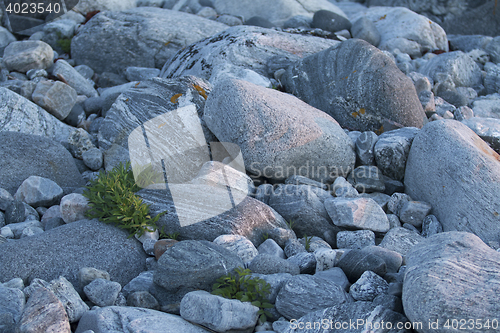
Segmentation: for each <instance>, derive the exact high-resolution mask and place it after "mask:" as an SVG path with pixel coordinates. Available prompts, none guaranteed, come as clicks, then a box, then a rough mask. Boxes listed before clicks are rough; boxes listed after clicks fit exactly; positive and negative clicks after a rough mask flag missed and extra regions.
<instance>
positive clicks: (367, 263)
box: [338, 250, 387, 283]
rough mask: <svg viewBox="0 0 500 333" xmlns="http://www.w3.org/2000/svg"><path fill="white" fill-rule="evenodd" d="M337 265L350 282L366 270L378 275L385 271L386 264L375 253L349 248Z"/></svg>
mask: <svg viewBox="0 0 500 333" xmlns="http://www.w3.org/2000/svg"><path fill="white" fill-rule="evenodd" d="M338 267H340V268H342V270H343V271H344V273H345V275H346V276H347V278H348V279H349V281H351V282H353V283H354V282H356V281H357V280H358V279H359V278H360V277H361V275H363V273H364V272H366V271H372V272H374V273H376V274H378V275H380V276H384V275H385V273H387V264H386V263H385V261H384V259H382V258H380V257H379V256H377V255H374V254H371V253H369V252H366V251H362V250H351V251H349V252H347V253H346V254H345V255H344V256H343V257H342V258H341V259H340V261H339V263H338Z"/></svg>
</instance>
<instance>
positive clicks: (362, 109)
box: [358, 108, 366, 114]
mask: <svg viewBox="0 0 500 333" xmlns="http://www.w3.org/2000/svg"><path fill="white" fill-rule="evenodd" d="M358 113H359V114H365V113H366V110H365V109H364V108H361V109H359V111H358Z"/></svg>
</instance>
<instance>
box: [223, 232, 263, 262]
mask: <svg viewBox="0 0 500 333" xmlns="http://www.w3.org/2000/svg"><path fill="white" fill-rule="evenodd" d="M214 243H215V244H217V245H220V246H222V247H224V248H226V249H228V250H229V251H231V252H232V253H233V254H236V255H237V256H238V257H240V259H241V260H242V261H243V262H244V263H247V262H250V261H252V259H253V258H255V257H256V256H257V255H258V254H259V251H257V249H256V248H255V246H254V245H253V244H252V242H250V241H249V240H248V239H247V238H246V237H244V236H240V235H220V236H219V237H217V238H216V239H214Z"/></svg>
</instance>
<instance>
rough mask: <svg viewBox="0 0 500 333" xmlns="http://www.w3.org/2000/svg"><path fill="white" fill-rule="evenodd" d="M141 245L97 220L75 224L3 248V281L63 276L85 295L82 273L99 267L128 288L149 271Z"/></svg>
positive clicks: (0, 278)
mask: <svg viewBox="0 0 500 333" xmlns="http://www.w3.org/2000/svg"><path fill="white" fill-rule="evenodd" d="M141 245H142V244H141V243H140V242H139V241H137V240H135V239H134V238H128V234H127V233H126V232H125V231H123V230H120V229H118V228H116V227H114V226H111V225H107V224H104V223H102V222H98V221H96V220H92V221H89V220H85V221H78V222H74V223H71V224H67V225H64V226H61V227H58V228H55V229H52V230H49V231H46V232H44V233H43V234H41V235H38V236H36V237H32V238H23V239H21V240H18V241H16V242H14V243H11V242H8V243H5V244H2V245H1V247H2V253H3V255H2V257H1V258H0V264H1V266H2V267H3V268H4V269H2V270H1V271H0V281H7V280H9V279H12V278H14V277H19V278H22V279H24V280H26V281H29V280H30V279H33V278H42V279H44V280H47V281H50V280H53V279H57V278H58V277H59V276H61V275H63V276H65V277H66V278H67V279H68V281H70V282H71V283H72V284H73V286H75V288H76V289H77V291H79V292H81V290H82V289H81V287H79V283H78V271H79V270H80V268H82V267H96V268H99V269H105V270H106V271H108V272H109V274H110V276H111V278H112V279H113V280H114V281H117V282H119V283H120V284H122V285H125V284H127V283H128V282H129V281H130V280H131V279H133V278H134V277H136V276H137V275H139V273H140V272H142V271H144V270H145V268H146V267H145V259H146V254H145V253H144V250H143V249H142V246H141ZM34 248H36V249H37V251H36V252H34V251H33V249H34ZM54 248H57V249H58V251H54ZM123 267H127V269H126V270H124V269H123Z"/></svg>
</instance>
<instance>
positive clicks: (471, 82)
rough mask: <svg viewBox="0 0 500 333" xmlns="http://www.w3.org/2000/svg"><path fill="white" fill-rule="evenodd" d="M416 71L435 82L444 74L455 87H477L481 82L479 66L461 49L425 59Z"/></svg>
mask: <svg viewBox="0 0 500 333" xmlns="http://www.w3.org/2000/svg"><path fill="white" fill-rule="evenodd" d="M418 71H419V72H420V73H422V74H424V75H425V76H428V77H430V78H432V79H433V80H434V81H435V82H438V81H439V79H440V77H442V76H443V75H446V76H448V77H450V78H451V80H452V82H453V83H455V86H457V87H473V88H478V87H479V86H481V85H482V82H483V76H482V74H481V68H480V67H479V66H478V64H477V63H476V62H475V61H474V60H473V59H472V58H471V57H469V56H468V55H467V53H464V52H462V51H454V52H448V53H443V54H440V55H437V56H435V57H434V58H432V59H430V60H429V61H427V62H426V63H425V65H423V66H422V67H420V68H419V69H418Z"/></svg>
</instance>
